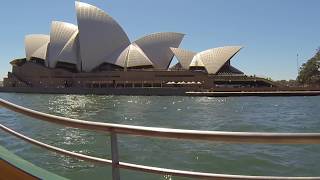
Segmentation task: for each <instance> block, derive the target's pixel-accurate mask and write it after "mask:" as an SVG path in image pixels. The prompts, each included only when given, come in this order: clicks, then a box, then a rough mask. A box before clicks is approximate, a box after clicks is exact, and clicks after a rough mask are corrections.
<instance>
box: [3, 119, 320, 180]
mask: <svg viewBox="0 0 320 180" xmlns="http://www.w3.org/2000/svg"><path fill="white" fill-rule="evenodd" d="M0 129H2V130H4V131H5V132H7V133H10V134H12V135H14V136H16V137H18V138H20V139H22V140H24V141H27V142H29V143H31V144H33V145H36V146H39V147H42V148H45V149H47V150H50V151H53V152H57V153H60V154H63V155H67V156H71V157H75V158H78V159H81V160H86V161H90V162H95V163H102V164H108V165H110V164H112V160H108V159H103V158H97V157H93V156H89V155H84V154H80V153H75V152H71V151H67V150H64V149H61V148H58V147H54V146H51V145H48V144H45V143H42V142H39V141H37V140H34V139H32V138H29V137H27V136H25V135H22V134H20V133H18V132H16V131H14V130H12V129H10V128H8V127H6V126H4V125H2V124H0ZM118 168H125V169H130V170H137V171H143V172H148V173H154V174H162V175H173V176H181V177H189V178H198V179H215V180H219V179H234V180H242V179H261V180H262V179H270V180H273V179H277V180H289V179H290V180H291V179H292V180H314V179H320V177H277V176H244V175H229V174H214V173H202V172H194V171H182V170H175V169H166V168H158V167H152V166H143V165H137V164H132V163H125V162H119V164H118Z"/></svg>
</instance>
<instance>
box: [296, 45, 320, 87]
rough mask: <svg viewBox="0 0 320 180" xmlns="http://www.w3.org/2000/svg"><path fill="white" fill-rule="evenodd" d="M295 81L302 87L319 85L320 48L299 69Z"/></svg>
mask: <svg viewBox="0 0 320 180" xmlns="http://www.w3.org/2000/svg"><path fill="white" fill-rule="evenodd" d="M297 81H298V82H299V83H300V84H304V85H320V48H319V49H318V50H317V52H316V54H315V55H314V56H313V57H312V58H311V59H309V60H308V61H307V62H306V63H304V64H302V66H301V67H300V71H299V75H298V77H297Z"/></svg>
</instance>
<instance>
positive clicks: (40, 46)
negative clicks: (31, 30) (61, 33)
mask: <svg viewBox="0 0 320 180" xmlns="http://www.w3.org/2000/svg"><path fill="white" fill-rule="evenodd" d="M49 42H50V36H48V35H44V34H31V35H27V36H26V37H25V40H24V43H25V51H26V57H27V60H30V58H31V57H36V58H40V59H44V60H45V59H46V54H47V46H48V43H49Z"/></svg>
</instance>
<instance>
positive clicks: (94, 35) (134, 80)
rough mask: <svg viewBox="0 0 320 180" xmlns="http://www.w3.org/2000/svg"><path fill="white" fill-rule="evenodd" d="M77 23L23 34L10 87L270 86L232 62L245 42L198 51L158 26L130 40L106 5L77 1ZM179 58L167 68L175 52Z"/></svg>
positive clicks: (178, 35) (8, 82)
mask: <svg viewBox="0 0 320 180" xmlns="http://www.w3.org/2000/svg"><path fill="white" fill-rule="evenodd" d="M75 7H76V12H77V20H78V26H76V25H73V24H70V23H66V22H60V21H54V22H52V24H51V32H50V35H43V34H32V35H27V36H26V38H25V50H26V58H23V59H16V60H14V61H12V62H11V64H12V66H13V68H12V72H9V73H8V78H5V79H4V86H7V87H56V88H65V87H84V88H118V87H127V88H128V87H135V88H137V87H186V88H215V87H218V86H233V87H235V86H237V87H238V86H243V87H256V86H266V87H268V86H272V84H273V83H272V82H271V81H268V80H266V79H263V78H257V77H247V76H246V75H244V73H243V72H242V71H240V70H238V69H236V68H235V67H233V66H232V65H231V62H230V61H231V59H232V58H233V57H234V56H235V55H236V54H237V53H238V52H239V51H240V50H241V48H242V47H241V46H226V47H219V48H213V49H209V50H206V51H203V52H199V53H195V52H191V51H187V50H183V49H180V48H179V46H180V43H181V42H182V40H183V37H184V34H182V33H176V32H160V33H154V34H150V35H147V36H145V37H142V38H140V39H138V40H136V41H133V42H131V41H130V40H129V38H128V36H127V34H126V33H125V31H124V30H123V29H122V27H121V26H120V25H119V24H118V23H117V22H116V21H115V20H114V19H113V18H112V17H111V16H109V15H108V14H106V13H105V12H104V11H103V10H101V9H99V8H97V7H95V6H92V5H89V4H86V3H82V2H78V1H77V2H75ZM174 56H176V58H177V59H178V61H179V62H178V63H177V64H176V65H174V66H173V67H171V68H169V66H170V64H171V61H172V59H173V57H174Z"/></svg>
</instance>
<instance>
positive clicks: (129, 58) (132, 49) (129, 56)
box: [115, 44, 153, 68]
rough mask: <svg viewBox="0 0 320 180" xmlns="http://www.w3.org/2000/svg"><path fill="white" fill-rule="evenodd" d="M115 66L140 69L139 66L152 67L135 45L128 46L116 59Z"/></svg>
mask: <svg viewBox="0 0 320 180" xmlns="http://www.w3.org/2000/svg"><path fill="white" fill-rule="evenodd" d="M115 64H116V65H118V66H121V67H127V68H130V67H141V66H153V64H152V62H151V61H150V59H149V58H148V57H147V56H146V55H145V54H144V52H143V51H142V50H141V49H140V48H139V47H138V46H137V45H136V44H131V45H130V46H128V47H127V48H126V49H125V50H124V51H123V52H122V53H121V54H120V56H119V57H118V59H117V61H116V63H115Z"/></svg>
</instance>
